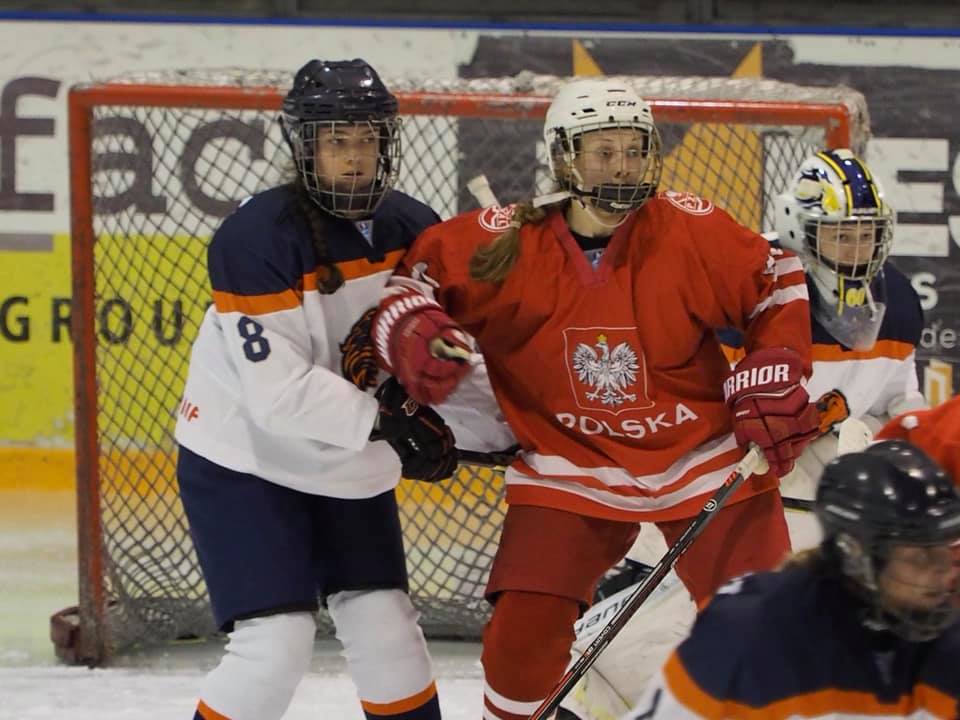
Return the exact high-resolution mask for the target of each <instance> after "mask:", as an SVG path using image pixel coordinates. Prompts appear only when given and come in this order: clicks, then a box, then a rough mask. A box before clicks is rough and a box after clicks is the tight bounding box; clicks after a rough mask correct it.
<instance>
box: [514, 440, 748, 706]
mask: <svg viewBox="0 0 960 720" xmlns="http://www.w3.org/2000/svg"><path fill="white" fill-rule="evenodd" d="M758 471H760V472H766V459H765V458H764V457H763V452H762V451H761V450H760V448H759V447H757V446H756V445H751V447H750V450H749V452H747V454H746V455H745V456H744V458H743V460H741V461H740V463H739V464H738V465H737V467H736V468H734V470H733V472H731V473H730V475H729V476H728V477H727V479H726V480H725V481H724V482H723V485H721V486H720V487H719V488H718V489H717V490H716V492H714V493H713V495H712V496H711V497H710V499H709V500H707V502H706V503H705V504H704V506H703V509H702V510H701V511H700V512H699V514H698V515H697V516H696V517H695V518H694V519H693V521H692V522H691V523H690V524H689V525H688V526H687V529H686V530H684V531H683V534H681V535H680V537H679V538H677V541H676V542H675V543H674V544H673V545H671V546H670V549H669V550H667V553H666V554H665V555H664V556H663V557H662V558H660V562H658V563H657V564H656V565H655V566H654V568H653V570H651V571H650V574H649V575H647V577H646V578H644V580H643V582H641V583H640V585H639V586H638V587H637V589H636V590H634V592H633V595H631V596H630V597H629V598H628V599H627V601H626V602H625V603H624V604H623V607H621V608H620V610H618V611H617V613H616V615H614V616H613V617H612V618H611V619H610V622H608V623H607V624H606V625H605V626H604V628H603V630H601V631H600V633H599V634H598V635H597V637H596V638H594V640H593V642H592V643H590V645H589V646H587V649H586V650H584V651H583V654H582V655H581V656H580V657H579V658H578V659H577V661H576V662H575V663H574V664H573V665H572V666H571V667H570V669H569V670H567V672H566V674H565V675H564V676H563V677H562V678H561V679H560V682H559V683H558V684H557V686H556V687H554V689H553V690H552V691H551V692H550V694H549V695H548V696H547V697H546V698H545V699H544V701H543V702H542V703H540V707H538V708H537V709H536V711H535V712H534V713H533V715H531V716H530V720H546V718H548V717H550V716H551V715H552V714H553V713H554V712H555V711H556V709H557V708H558V707H560V703H561V702H562V701H563V699H564V698H565V697H566V696H567V694H568V693H569V692H570V691H571V690H572V689H573V687H574V685H576V684H577V683H578V682H579V681H580V678H582V677H583V676H584V675H585V674H586V672H587V670H589V669H590V668H591V666H592V665H593V664H594V663H595V662H596V661H597V658H598V657H599V656H600V653H602V652H603V651H604V649H605V648H606V647H607V645H609V644H610V643H611V642H612V641H613V639H614V638H615V637H616V636H617V634H618V633H619V632H620V631H621V630H622V629H623V627H624V626H625V625H626V624H627V622H628V621H629V620H630V618H631V617H633V615H634V613H636V612H637V610H638V609H639V608H640V606H641V605H643V603H644V601H646V599H647V598H648V597H650V595H651V593H653V591H654V590H656V588H657V586H658V585H659V584H660V583H661V582H663V579H664V578H665V577H666V576H667V574H668V573H669V572H670V570H671V568H673V566H674V564H675V563H676V562H677V559H678V558H679V557H680V556H681V555H683V553H685V552H686V551H687V549H688V548H689V547H690V545H691V543H693V541H694V540H695V539H696V538H697V536H698V535H699V534H700V533H702V532H703V530H704V528H706V526H707V524H708V523H709V522H710V521H711V520H712V519H713V517H714V516H715V515H716V514H717V511H718V510H719V509H720V508H721V507H723V505H724V503H725V502H726V501H727V498H728V497H730V495H731V494H732V493H734V492H736V490H737V488H738V487H740V485H741V483H743V481H744V480H745V479H746V478H748V477H749V476H750V475H752V474H753V473H755V472H758Z"/></svg>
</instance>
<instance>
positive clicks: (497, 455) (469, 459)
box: [457, 445, 520, 467]
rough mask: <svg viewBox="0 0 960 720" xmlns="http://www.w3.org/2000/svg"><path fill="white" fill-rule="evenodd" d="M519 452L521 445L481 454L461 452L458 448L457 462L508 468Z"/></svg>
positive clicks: (473, 451)
mask: <svg viewBox="0 0 960 720" xmlns="http://www.w3.org/2000/svg"><path fill="white" fill-rule="evenodd" d="M519 450H520V446H519V445H511V446H510V447H508V448H505V449H503V450H499V451H496V452H480V451H478V450H461V449H460V448H457V460H459V461H460V462H461V463H463V464H465V465H482V466H483V467H506V466H507V465H509V464H510V463H512V462H513V459H514V458H515V457H516V456H517V452H518V451H519Z"/></svg>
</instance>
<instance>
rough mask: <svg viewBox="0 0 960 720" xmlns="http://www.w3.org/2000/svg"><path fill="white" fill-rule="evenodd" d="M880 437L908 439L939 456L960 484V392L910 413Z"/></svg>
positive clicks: (881, 432)
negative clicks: (938, 403) (931, 406)
mask: <svg viewBox="0 0 960 720" xmlns="http://www.w3.org/2000/svg"><path fill="white" fill-rule="evenodd" d="M877 439H878V440H906V441H908V442H911V443H913V444H914V445H917V446H918V447H920V448H921V449H922V450H924V451H925V452H926V453H927V454H928V455H930V456H931V457H934V458H936V459H937V461H938V462H939V463H940V464H941V465H942V466H943V468H944V470H946V471H947V472H948V473H949V474H950V476H951V477H953V479H954V482H956V483H957V485H960V395H955V396H954V397H952V398H951V399H949V400H947V401H946V402H944V403H941V404H940V405H937V407H935V408H931V409H929V410H915V411H912V412H906V413H903V414H901V415H898V416H897V417H895V418H893V419H892V420H891V421H890V422H888V423H887V424H886V425H884V426H883V428H882V429H881V430H880V432H878V433H877Z"/></svg>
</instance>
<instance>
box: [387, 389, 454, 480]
mask: <svg viewBox="0 0 960 720" xmlns="http://www.w3.org/2000/svg"><path fill="white" fill-rule="evenodd" d="M374 397H376V398H377V400H378V401H379V402H380V412H379V414H378V415H377V421H376V424H375V426H374V429H373V433H372V434H371V435H370V439H371V440H386V441H387V442H388V443H390V446H391V447H392V448H393V449H394V451H395V452H396V453H397V455H398V456H399V457H400V464H401V466H402V468H403V476H404V477H405V478H409V479H411V480H426V481H427V482H437V481H438V480H446V479H447V478H448V477H450V476H451V475H453V473H454V471H455V470H456V469H457V448H456V442H455V440H454V437H453V433H452V432H451V431H450V428H449V427H447V424H446V423H445V422H444V421H443V418H442V417H440V415H438V414H437V413H436V412H435V411H434V410H432V409H431V408H428V407H426V406H425V405H421V404H420V403H418V402H417V401H416V400H414V399H413V398H411V397H410V396H409V395H408V394H407V392H406V390H404V389H403V387H402V386H401V385H400V383H399V382H397V379H396V378H389V379H387V380H386V381H385V382H384V383H383V384H382V385H381V386H380V387H379V388H378V389H377V392H376V393H375V394H374Z"/></svg>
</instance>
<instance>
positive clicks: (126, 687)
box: [0, 491, 816, 720]
mask: <svg viewBox="0 0 960 720" xmlns="http://www.w3.org/2000/svg"><path fill="white" fill-rule="evenodd" d="M790 515H792V516H793V517H791V520H792V521H793V522H791V526H792V527H791V530H792V533H793V534H794V537H795V540H796V539H797V537H798V534H802V535H804V536H806V537H804V540H805V542H801V543H800V545H807V544H811V540H813V537H812V535H815V532H816V531H815V528H813V527H812V518H811V517H809V516H806V517H801V518H797V517H796V515H795V514H793V513H791V514H790ZM798 519H799V520H801V524H803V525H811V527H803V528H802V532H801V533H798V532H797V530H798V528H797V527H796V521H797V520H798ZM811 530H812V531H813V532H812V533H811ZM76 567H77V562H76V530H75V522H74V501H73V497H72V494H69V493H64V492H32V491H5V492H4V493H3V494H2V495H0V720H33V719H34V718H37V719H39V718H45V719H52V718H58V719H59V718H64V719H67V720H121V719H122V720H127V719H129V720H134V719H136V720H144V719H147V720H189V719H190V718H192V717H193V709H194V706H195V703H196V699H197V691H198V688H199V686H200V683H201V680H202V678H203V676H204V674H205V673H206V671H207V670H209V669H210V668H211V667H213V665H214V664H215V663H216V662H217V660H218V657H219V651H220V647H219V645H218V644H216V643H213V644H204V645H199V644H182V645H177V646H171V647H166V648H163V649H161V650H156V651H151V652H149V653H142V654H138V655H130V656H126V657H123V658H120V659H118V661H117V662H116V663H115V665H114V666H112V667H110V668H107V669H94V670H90V669H86V668H77V667H69V666H65V665H63V664H60V663H59V662H58V661H57V660H56V658H55V656H54V653H53V647H52V645H51V643H50V640H49V636H48V633H49V617H50V614H51V613H53V612H55V611H57V610H59V609H61V608H64V607H66V606H68V605H73V604H76V598H77V579H76V577H77V571H76ZM661 612H663V608H657V614H658V615H659V614H660V613H661ZM667 614H668V615H670V614H672V613H670V612H668V613H667ZM678 617H679V616H678ZM658 619H659V618H658ZM662 621H663V622H664V624H665V625H669V624H670V618H669V617H663V618H662ZM677 631H678V632H677V633H675V634H676V635H677V636H678V638H679V637H680V635H682V628H680V627H677ZM431 651H432V654H433V657H434V661H435V665H436V670H437V677H438V687H439V691H440V703H441V706H442V708H443V714H444V718H445V719H446V720H460V719H465V718H471V719H472V720H475V719H476V718H478V717H479V716H480V708H481V696H482V677H481V669H480V665H479V662H478V658H479V655H480V647H479V645H477V644H472V643H438V642H431ZM668 652H669V648H668V647H663V648H662V649H661V652H660V655H661V656H665V655H666V654H667V653H668ZM657 662H659V657H658V658H657ZM654 669H655V668H654V667H653V666H652V665H651V667H650V668H643V669H640V668H636V667H634V668H633V671H634V672H644V673H648V674H649V673H652V671H653V670H654ZM362 718H363V714H362V712H361V711H360V708H359V703H358V701H357V698H356V694H355V692H354V689H353V686H352V684H351V682H350V680H349V678H348V677H347V675H346V674H345V672H344V662H343V660H342V658H340V657H339V654H338V651H337V646H336V644H335V642H334V641H320V642H318V643H317V649H316V653H315V659H314V662H313V666H312V668H311V673H310V674H309V675H308V676H307V677H306V679H305V680H304V681H303V683H302V684H301V686H300V687H299V689H298V691H297V694H296V697H295V699H294V701H293V704H292V705H291V707H290V709H289V711H288V712H287V714H286V715H285V720H308V719H309V720H327V719H332V720H341V719H343V720H362Z"/></svg>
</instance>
